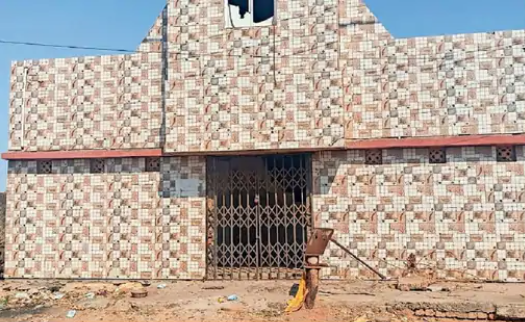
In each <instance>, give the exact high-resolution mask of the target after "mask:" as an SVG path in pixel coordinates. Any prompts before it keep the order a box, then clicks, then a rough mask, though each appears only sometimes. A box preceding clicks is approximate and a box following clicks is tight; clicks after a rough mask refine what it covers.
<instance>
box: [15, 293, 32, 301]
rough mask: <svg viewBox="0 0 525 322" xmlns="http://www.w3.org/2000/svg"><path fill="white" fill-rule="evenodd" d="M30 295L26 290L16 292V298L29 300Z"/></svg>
mask: <svg viewBox="0 0 525 322" xmlns="http://www.w3.org/2000/svg"><path fill="white" fill-rule="evenodd" d="M29 298H30V296H29V294H27V293H26V292H18V293H16V294H15V299H19V300H29Z"/></svg>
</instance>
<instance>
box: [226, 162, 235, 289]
mask: <svg viewBox="0 0 525 322" xmlns="http://www.w3.org/2000/svg"><path fill="white" fill-rule="evenodd" d="M228 173H229V176H228V178H229V180H230V183H231V185H230V190H229V194H230V207H229V209H228V210H229V213H230V256H231V258H230V272H229V274H230V279H231V280H233V271H234V262H235V257H234V256H233V254H234V251H235V248H234V246H233V225H234V224H235V220H234V218H233V217H234V214H235V211H232V208H233V188H234V184H233V180H232V169H231V163H230V165H229V169H228Z"/></svg>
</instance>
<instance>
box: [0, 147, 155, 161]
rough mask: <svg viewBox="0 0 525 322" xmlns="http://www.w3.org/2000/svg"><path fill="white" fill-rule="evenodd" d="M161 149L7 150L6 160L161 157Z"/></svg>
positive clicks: (3, 156)
mask: <svg viewBox="0 0 525 322" xmlns="http://www.w3.org/2000/svg"><path fill="white" fill-rule="evenodd" d="M160 156H162V150H161V149H148V150H79V151H46V152H6V153H3V154H2V159H5V160H64V159H106V158H136V157H160Z"/></svg>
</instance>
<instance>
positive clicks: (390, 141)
mask: <svg viewBox="0 0 525 322" xmlns="http://www.w3.org/2000/svg"><path fill="white" fill-rule="evenodd" d="M487 145H525V135H524V134H519V135H508V134H498V135H465V136H443V137H436V136H434V137H417V138H416V137H412V138H400V139H396V138H386V139H369V140H359V141H352V140H347V141H346V149H348V150H357V149H359V150H370V149H400V148H432V147H454V146H456V147H458V146H487Z"/></svg>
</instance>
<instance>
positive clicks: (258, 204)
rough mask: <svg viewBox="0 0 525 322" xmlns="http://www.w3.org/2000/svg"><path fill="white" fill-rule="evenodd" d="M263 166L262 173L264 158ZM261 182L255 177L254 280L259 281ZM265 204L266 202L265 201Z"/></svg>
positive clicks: (257, 176) (259, 178)
mask: <svg viewBox="0 0 525 322" xmlns="http://www.w3.org/2000/svg"><path fill="white" fill-rule="evenodd" d="M263 160H264V165H263V167H264V168H263V169H261V170H262V171H263V172H264V171H265V170H266V158H263ZM261 180H264V177H262V178H261V177H259V175H256V177H255V185H256V187H255V191H256V194H255V198H256V199H257V200H256V201H257V202H254V204H255V279H256V280H259V279H260V277H259V266H260V265H261V262H260V259H259V256H260V247H261V227H260V226H261V219H260V216H261V207H262V205H261V196H260V194H261ZM266 202H268V201H267V200H266Z"/></svg>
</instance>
